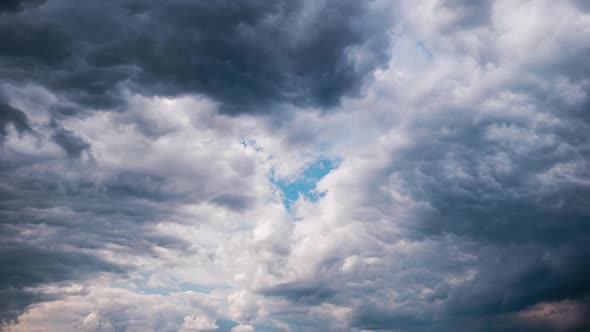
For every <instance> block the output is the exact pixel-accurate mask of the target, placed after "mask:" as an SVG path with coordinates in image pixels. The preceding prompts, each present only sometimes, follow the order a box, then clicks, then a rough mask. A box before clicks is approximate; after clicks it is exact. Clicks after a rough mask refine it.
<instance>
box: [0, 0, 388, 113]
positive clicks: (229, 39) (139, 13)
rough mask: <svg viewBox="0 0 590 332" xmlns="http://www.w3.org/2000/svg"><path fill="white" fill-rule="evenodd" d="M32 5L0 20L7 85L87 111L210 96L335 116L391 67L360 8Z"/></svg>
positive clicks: (311, 4) (370, 15)
mask: <svg viewBox="0 0 590 332" xmlns="http://www.w3.org/2000/svg"><path fill="white" fill-rule="evenodd" d="M27 4H28V2H23V3H19V2H9V3H8V4H6V5H5V7H6V10H12V11H17V12H16V13H14V14H12V15H3V16H2V17H0V31H2V32H1V35H0V38H2V40H4V42H3V43H2V45H3V46H2V49H0V63H1V64H2V66H3V70H2V76H3V77H5V79H9V80H13V81H15V82H18V83H22V82H28V81H30V80H33V81H35V82H36V83H37V84H42V85H44V86H46V87H48V88H50V89H51V90H54V91H57V92H59V93H60V94H62V95H63V96H65V97H66V98H67V99H68V100H69V101H71V102H73V103H75V104H78V105H79V106H80V107H95V108H116V107H118V106H121V104H123V103H124V98H123V96H122V94H121V90H122V89H131V90H133V91H136V92H139V93H142V94H146V95H160V96H178V95H182V94H186V93H204V94H207V95H209V96H211V97H212V98H213V99H215V100H217V101H219V102H221V103H222V106H223V107H222V109H223V110H225V111H227V112H231V113H242V112H250V111H258V112H264V111H270V109H269V107H271V106H274V107H275V108H276V107H277V105H278V104H280V103H293V104H296V105H302V106H320V107H324V106H333V105H336V104H338V102H339V100H340V97H341V96H342V95H349V94H356V93H358V90H359V88H360V85H361V84H362V82H363V81H364V79H365V76H367V75H368V74H369V73H370V72H371V70H372V69H374V68H375V67H376V66H378V65H380V64H381V63H382V62H384V61H385V60H386V57H385V52H384V50H385V49H386V47H387V38H386V31H387V25H386V23H387V21H385V20H384V19H383V17H382V15H380V14H379V12H377V11H376V10H375V9H373V8H371V4H370V3H366V4H365V3H362V2H358V1H348V0H347V1H307V0H305V1H273V2H268V1H257V0H253V1H252V0H247V1H239V2H236V1H225V0H224V1H215V2H211V1H185V0H174V1H166V2H162V1H134V0H124V1H96V2H92V3H89V4H85V5H84V6H80V4H78V3H77V2H75V1H67V0H65V1H62V0H54V1H49V2H45V3H42V4H40V5H38V6H28V5H27ZM19 9H20V10H19ZM366 50H368V52H363V51H366ZM361 52H363V54H364V55H368V57H366V56H365V57H363V58H361V57H359V54H360V53H361ZM30 68H35V70H34V71H31V70H29V69H30Z"/></svg>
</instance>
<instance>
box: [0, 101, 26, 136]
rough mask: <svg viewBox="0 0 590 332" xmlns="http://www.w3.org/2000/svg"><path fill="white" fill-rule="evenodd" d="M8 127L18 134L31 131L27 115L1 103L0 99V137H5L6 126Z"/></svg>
mask: <svg viewBox="0 0 590 332" xmlns="http://www.w3.org/2000/svg"><path fill="white" fill-rule="evenodd" d="M10 125H12V126H13V127H14V128H15V129H16V131H17V132H18V133H19V134H23V133H25V132H29V131H31V127H30V126H29V120H28V118H27V115H26V114H25V113H24V112H23V111H21V110H19V109H18V108H14V107H12V106H10V105H9V104H7V103H5V102H3V100H2V99H1V98H0V136H2V137H4V136H6V134H7V130H8V126H10Z"/></svg>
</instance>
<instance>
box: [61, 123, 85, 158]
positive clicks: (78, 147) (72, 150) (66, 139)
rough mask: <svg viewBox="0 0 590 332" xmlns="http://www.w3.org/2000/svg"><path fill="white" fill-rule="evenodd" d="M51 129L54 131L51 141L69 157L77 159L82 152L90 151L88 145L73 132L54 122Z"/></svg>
mask: <svg viewBox="0 0 590 332" xmlns="http://www.w3.org/2000/svg"><path fill="white" fill-rule="evenodd" d="M52 127H54V129H55V134H54V135H53V136H52V139H53V141H54V142H55V143H57V144H58V145H59V146H60V147H61V148H62V149H64V151H65V152H66V153H67V154H68V155H69V156H70V157H74V158H79V157H80V155H81V154H82V152H84V151H85V150H89V149H90V144H89V143H88V142H86V141H85V140H84V139H83V138H81V137H80V136H77V135H76V134H75V133H74V132H73V131H71V130H67V129H65V128H63V127H61V126H60V125H59V124H57V122H55V121H54V122H52Z"/></svg>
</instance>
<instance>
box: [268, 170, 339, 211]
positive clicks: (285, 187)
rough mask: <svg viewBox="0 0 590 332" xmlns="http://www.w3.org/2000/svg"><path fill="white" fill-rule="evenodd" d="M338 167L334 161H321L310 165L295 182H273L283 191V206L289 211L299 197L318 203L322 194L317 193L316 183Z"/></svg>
mask: <svg viewBox="0 0 590 332" xmlns="http://www.w3.org/2000/svg"><path fill="white" fill-rule="evenodd" d="M336 167H337V165H335V163H334V162H333V161H331V160H327V159H320V160H317V161H315V162H313V163H311V164H309V165H308V166H307V167H306V168H305V169H304V170H303V172H302V173H301V175H300V176H298V177H297V178H295V180H291V179H279V180H273V181H272V182H273V183H274V184H275V185H276V186H277V187H279V189H280V190H281V193H282V196H283V204H284V205H285V207H286V208H287V209H289V208H290V207H291V205H292V204H293V203H294V202H295V201H296V200H297V198H298V197H299V195H302V196H304V197H305V198H307V199H308V200H310V201H312V202H316V201H317V200H318V198H320V197H321V196H322V193H318V192H317V191H315V189H316V183H317V182H318V181H320V180H321V179H322V178H323V177H324V176H326V174H328V173H329V172H330V171H331V170H333V169H335V168H336Z"/></svg>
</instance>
